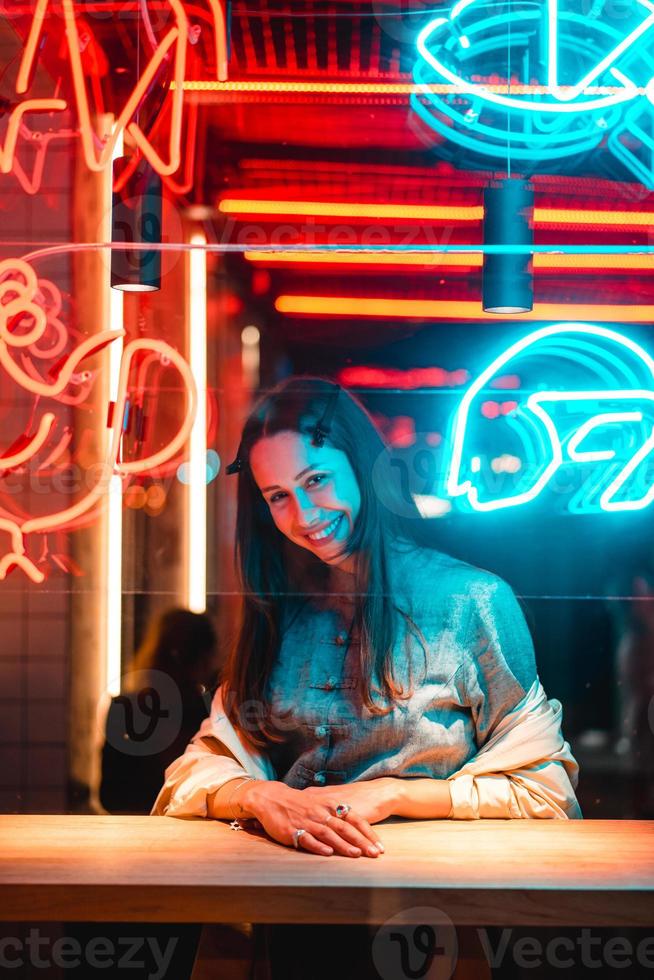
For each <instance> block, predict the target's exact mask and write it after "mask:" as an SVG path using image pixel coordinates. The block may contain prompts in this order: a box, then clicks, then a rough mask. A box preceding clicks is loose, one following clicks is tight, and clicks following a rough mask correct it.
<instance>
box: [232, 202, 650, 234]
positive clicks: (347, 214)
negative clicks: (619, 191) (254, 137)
mask: <svg viewBox="0 0 654 980" xmlns="http://www.w3.org/2000/svg"><path fill="white" fill-rule="evenodd" d="M218 210H219V211H221V212H222V213H223V214H244V215H245V214H247V215H250V214H256V215H265V214H271V215H302V216H305V215H312V216H314V215H315V216H316V217H321V218H370V219H372V220H375V219H376V220H378V221H383V220H384V219H388V218H397V219H399V220H405V221H406V220H408V219H415V220H419V221H460V222H464V221H475V222H478V221H481V220H482V219H483V217H484V209H483V207H482V206H481V205H455V206H450V205H418V204H375V203H372V204H367V203H357V204H350V203H342V202H338V201H274V200H260V201H257V200H256V199H250V198H244V199H243V200H239V199H238V198H224V199H223V200H222V201H220V203H219V205H218ZM534 223H535V224H536V225H539V224H540V225H552V224H567V225H572V226H574V225H598V226H601V227H607V226H620V227H623V228H628V227H638V228H641V227H643V228H654V211H608V210H600V211H596V210H594V211H578V210H573V209H567V208H538V207H537V208H534Z"/></svg>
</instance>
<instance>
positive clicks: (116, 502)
mask: <svg viewBox="0 0 654 980" xmlns="http://www.w3.org/2000/svg"><path fill="white" fill-rule="evenodd" d="M120 142H121V143H122V140H120ZM123 300H124V296H123V293H122V291H121V290H120V289H110V290H109V323H110V326H111V329H112V331H114V332H118V331H120V337H119V339H117V340H115V341H114V343H113V344H111V346H110V347H109V400H110V401H111V402H113V404H114V415H116V414H117V413H118V410H119V405H118V393H119V385H120V362H121V360H122V356H123V322H124V314H123ZM121 421H122V419H121ZM105 526H106V533H107V538H106V542H105V554H106V556H107V563H106V575H107V579H106V592H105V596H106V600H105V601H106V610H107V613H106V615H107V623H106V630H105V644H106V661H105V664H106V667H105V669H106V675H105V676H106V687H105V689H106V690H107V691H108V692H109V694H111V696H112V697H113V696H115V695H117V694H120V677H121V674H122V667H123V658H122V614H123V613H122V607H123V595H122V593H123V481H122V477H121V476H120V475H119V474H117V473H112V475H111V476H110V477H109V480H108V481H107V520H106V525H105Z"/></svg>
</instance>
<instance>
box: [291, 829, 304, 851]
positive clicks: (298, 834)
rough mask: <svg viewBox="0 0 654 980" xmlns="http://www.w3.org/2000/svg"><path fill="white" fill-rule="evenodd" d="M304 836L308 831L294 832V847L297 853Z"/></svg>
mask: <svg viewBox="0 0 654 980" xmlns="http://www.w3.org/2000/svg"><path fill="white" fill-rule="evenodd" d="M302 834H306V830H294V831H293V847H294V848H295V850H296V851H297V850H298V849H299V847H300V837H301V836H302Z"/></svg>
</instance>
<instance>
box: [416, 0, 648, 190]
mask: <svg viewBox="0 0 654 980" xmlns="http://www.w3.org/2000/svg"><path fill="white" fill-rule="evenodd" d="M606 7H607V5H606V4H605V3H603V2H602V0H599V3H598V2H596V3H594V4H593V5H592V6H591V7H590V9H589V10H588V11H586V12H584V11H582V10H580V5H579V3H578V2H574V3H573V2H572V0H542V2H540V3H535V2H534V0H509V2H508V3H502V4H499V3H492V2H489V0H460V2H458V3H456V4H455V6H454V7H453V8H452V9H451V11H450V14H449V16H448V17H437V18H435V19H434V20H432V21H431V22H430V23H429V24H427V26H426V27H424V28H423V30H422V31H421V32H420V34H419V35H418V38H417V48H418V54H419V58H418V60H417V62H416V64H415V68H414V80H415V82H416V84H417V87H418V92H417V93H414V94H413V95H412V98H411V104H412V108H413V110H414V111H415V112H416V113H417V114H418V116H419V117H420V118H421V119H422V121H423V122H424V123H426V124H427V125H428V126H429V127H430V128H432V129H434V130H435V131H436V132H437V133H439V134H440V136H442V137H444V138H445V140H447V141H450V142H453V143H455V144H458V145H460V146H463V147H465V148H467V149H469V150H472V151H474V152H475V153H478V154H481V155H483V156H491V157H499V158H501V159H502V160H506V158H507V153H508V152H509V150H510V155H511V158H512V159H513V160H515V161H517V162H519V161H524V162H527V161H531V162H536V163H538V162H544V161H545V162H546V161H556V160H559V159H561V158H566V157H570V156H573V155H578V154H581V153H584V152H587V151H591V150H594V149H595V148H596V147H598V146H599V144H600V143H601V142H602V141H603V140H605V139H607V137H608V141H607V142H608V146H609V149H610V150H611V152H612V153H613V155H614V156H615V157H617V158H618V159H620V160H621V162H622V163H623V164H624V166H625V167H627V168H628V170H630V171H631V173H632V174H633V175H634V176H636V177H637V179H638V180H640V181H642V182H643V183H645V184H647V185H649V186H654V169H653V164H652V159H653V157H652V154H653V153H654V131H653V129H652V120H653V119H654V4H652V3H651V2H650V0H634V3H633V4H632V6H631V15H628V13H629V12H628V11H626V9H625V7H624V6H621V7H620V12H621V16H620V17H619V18H618V17H617V16H616V17H614V18H611V17H609V16H608V15H607V14H606V13H605V9H606ZM493 76H495V77H496V79H497V80H498V81H499V79H507V78H511V79H512V87H511V89H510V90H507V88H506V85H504V86H502V85H499V84H496V85H494V84H491V83H490V81H484V79H489V78H491V77H493ZM448 90H449V91H448ZM635 144H637V145H635Z"/></svg>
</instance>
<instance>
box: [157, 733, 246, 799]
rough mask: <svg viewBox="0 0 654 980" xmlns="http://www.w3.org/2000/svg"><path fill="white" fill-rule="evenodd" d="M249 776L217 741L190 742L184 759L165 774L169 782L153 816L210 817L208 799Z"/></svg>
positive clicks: (160, 795)
mask: <svg viewBox="0 0 654 980" xmlns="http://www.w3.org/2000/svg"><path fill="white" fill-rule="evenodd" d="M248 775H249V774H248V772H247V770H246V769H244V768H243V766H242V765H241V764H240V763H239V762H237V761H236V759H235V758H234V757H233V756H232V755H231V754H228V753H227V750H226V749H225V748H224V746H221V744H220V743H219V742H218V741H217V740H216V739H213V742H212V741H211V739H210V738H202V739H198V740H197V741H196V740H193V741H191V742H189V744H188V745H187V747H186V750H185V752H184V753H183V755H180V756H179V758H178V759H175V761H174V762H172V763H171V764H170V765H169V766H168V768H167V769H166V772H165V782H164V785H163V786H162V788H161V790H160V791H159V795H158V796H157V799H156V800H155V802H154V805H153V807H152V810H151V811H150V815H151V816H168V817H208V816H216V813H215V812H213V813H210V812H209V806H208V800H207V797H209V796H211V795H212V794H214V793H215V792H216V791H217V790H219V789H220V788H221V787H222V786H224V785H225V784H226V783H228V782H231V781H232V780H234V779H236V778H237V777H239V776H240V777H243V776H248Z"/></svg>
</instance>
